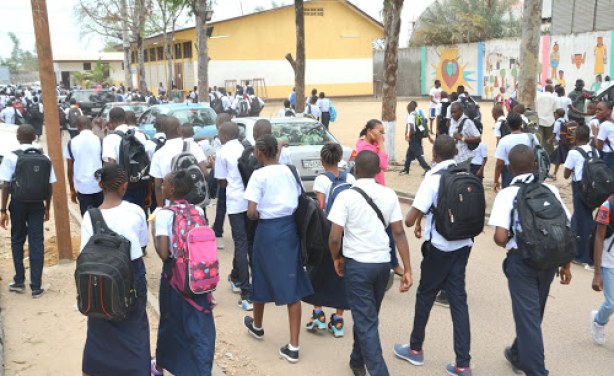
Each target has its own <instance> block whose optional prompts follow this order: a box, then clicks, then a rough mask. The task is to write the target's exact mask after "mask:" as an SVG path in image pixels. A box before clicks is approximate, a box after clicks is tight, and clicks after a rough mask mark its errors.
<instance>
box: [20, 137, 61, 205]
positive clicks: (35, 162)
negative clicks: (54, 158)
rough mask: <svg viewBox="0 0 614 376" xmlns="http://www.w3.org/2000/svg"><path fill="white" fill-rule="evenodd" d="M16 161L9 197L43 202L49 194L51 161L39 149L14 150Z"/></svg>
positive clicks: (23, 200)
mask: <svg viewBox="0 0 614 376" xmlns="http://www.w3.org/2000/svg"><path fill="white" fill-rule="evenodd" d="M13 153H15V154H16V155H17V163H16V164H15V173H14V174H13V179H12V180H11V198H12V199H13V200H16V201H20V202H43V201H45V200H47V199H48V198H49V196H50V195H51V188H50V185H49V177H50V176H51V161H50V160H49V158H47V156H46V155H44V154H43V152H42V151H41V150H40V149H37V148H34V147H32V148H28V149H26V150H15V151H14V152H13Z"/></svg>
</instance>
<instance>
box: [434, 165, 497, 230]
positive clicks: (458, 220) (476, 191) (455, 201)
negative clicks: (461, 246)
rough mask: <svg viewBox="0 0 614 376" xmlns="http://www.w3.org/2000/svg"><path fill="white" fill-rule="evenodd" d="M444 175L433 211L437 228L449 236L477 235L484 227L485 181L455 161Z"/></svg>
mask: <svg viewBox="0 0 614 376" xmlns="http://www.w3.org/2000/svg"><path fill="white" fill-rule="evenodd" d="M437 174H440V175H441V180H440V181H439V190H438V192H437V207H435V206H433V207H432V208H431V211H432V212H433V215H434V223H435V228H436V229H437V232H439V234H441V236H443V237H444V238H445V239H447V240H462V239H469V238H474V237H476V236H478V235H479V234H480V233H482V231H483V230H484V216H485V214H486V197H485V195H484V186H483V185H482V181H481V180H480V179H479V178H478V177H476V176H475V175H473V174H471V173H470V172H468V171H467V169H464V168H460V167H458V166H455V165H452V166H450V167H448V168H447V169H443V170H441V171H438V172H437Z"/></svg>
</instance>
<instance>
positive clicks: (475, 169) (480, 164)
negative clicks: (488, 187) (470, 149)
mask: <svg viewBox="0 0 614 376" xmlns="http://www.w3.org/2000/svg"><path fill="white" fill-rule="evenodd" d="M487 161H488V148H487V147H486V144H485V143H483V142H480V144H479V145H478V148H477V149H475V155H474V156H473V159H472V160H471V165H470V166H469V169H470V171H471V173H472V174H473V175H475V176H477V177H478V178H480V179H482V180H484V168H486V162H487Z"/></svg>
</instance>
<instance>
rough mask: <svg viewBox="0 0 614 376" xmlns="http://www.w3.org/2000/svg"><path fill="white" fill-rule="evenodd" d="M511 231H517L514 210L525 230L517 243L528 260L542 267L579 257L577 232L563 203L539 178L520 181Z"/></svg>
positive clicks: (524, 257)
mask: <svg viewBox="0 0 614 376" xmlns="http://www.w3.org/2000/svg"><path fill="white" fill-rule="evenodd" d="M516 185H518V186H519V187H520V189H519V190H518V194H517V195H516V198H515V199H514V210H512V213H511V219H510V232H511V233H512V234H513V233H514V212H517V213H518V219H519V222H520V226H521V231H518V232H517V233H516V243H517V244H518V250H519V251H520V253H521V255H522V257H523V259H524V260H525V262H526V263H527V264H528V265H529V266H531V267H533V268H536V269H539V270H549V269H552V268H556V267H559V266H563V265H565V264H567V263H568V262H570V261H571V260H573V258H574V257H575V256H576V235H575V234H574V232H573V230H572V228H571V221H570V220H569V219H568V218H567V213H566V212H565V209H564V208H563V204H561V202H560V201H559V200H558V199H557V198H556V196H555V195H554V193H553V192H552V191H551V190H550V188H548V187H547V186H545V185H544V184H542V183H541V182H540V181H538V180H534V181H533V182H531V183H517V184H516Z"/></svg>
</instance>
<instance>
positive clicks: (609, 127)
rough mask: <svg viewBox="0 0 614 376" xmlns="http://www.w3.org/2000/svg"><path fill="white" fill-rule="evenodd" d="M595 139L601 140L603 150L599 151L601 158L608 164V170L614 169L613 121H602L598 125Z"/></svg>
mask: <svg viewBox="0 0 614 376" xmlns="http://www.w3.org/2000/svg"><path fill="white" fill-rule="evenodd" d="M597 140H600V141H603V150H602V151H601V158H602V159H603V160H604V161H605V163H607V164H608V166H609V167H610V170H612V171H614V145H612V143H613V142H614V123H613V122H611V121H609V120H608V121H604V122H602V123H601V125H600V126H599V133H598V134H597Z"/></svg>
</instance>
